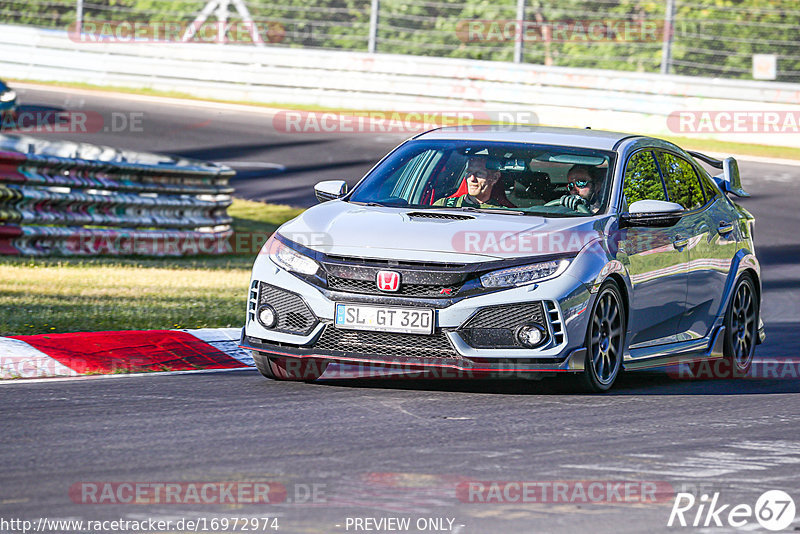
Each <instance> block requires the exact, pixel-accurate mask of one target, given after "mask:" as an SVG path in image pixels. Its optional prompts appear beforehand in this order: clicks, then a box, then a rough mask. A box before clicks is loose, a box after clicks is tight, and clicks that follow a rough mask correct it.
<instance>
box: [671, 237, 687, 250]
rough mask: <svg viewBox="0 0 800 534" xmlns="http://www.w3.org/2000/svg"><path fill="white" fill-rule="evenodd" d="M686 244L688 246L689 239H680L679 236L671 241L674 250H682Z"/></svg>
mask: <svg viewBox="0 0 800 534" xmlns="http://www.w3.org/2000/svg"><path fill="white" fill-rule="evenodd" d="M688 244H689V238H688V237H681V235H680V234H678V235H676V236H675V237H674V238H673V239H672V246H673V247H675V248H684V247H685V246H686V245H688Z"/></svg>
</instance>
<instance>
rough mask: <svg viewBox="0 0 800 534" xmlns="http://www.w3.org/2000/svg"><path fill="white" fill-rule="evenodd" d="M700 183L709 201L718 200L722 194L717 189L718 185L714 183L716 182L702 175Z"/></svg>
mask: <svg viewBox="0 0 800 534" xmlns="http://www.w3.org/2000/svg"><path fill="white" fill-rule="evenodd" d="M700 182H701V183H702V184H703V190H704V191H705V192H706V198H707V199H712V198H713V199H716V198H718V197H719V196H720V195H721V194H722V193H720V192H719V189H717V185H716V184H715V183H713V182H714V181H713V180H712V179H711V178H709V177H708V176H706V175H705V174H703V173H701V174H700Z"/></svg>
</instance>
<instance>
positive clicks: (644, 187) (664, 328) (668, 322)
mask: <svg viewBox="0 0 800 534" xmlns="http://www.w3.org/2000/svg"><path fill="white" fill-rule="evenodd" d="M622 193H623V198H622V208H621V212H625V211H627V206H630V205H631V204H633V203H634V202H636V201H638V200H663V201H666V200H667V199H668V197H667V194H666V190H665V185H664V181H663V180H662V177H661V174H660V172H659V167H658V165H657V163H656V158H655V154H654V152H653V151H652V150H650V149H645V150H640V151H638V152H635V153H634V154H633V155H632V156H631V157H630V158H629V160H628V162H627V164H626V166H625V174H624V176H623V187H622ZM682 231H683V230H682V228H681V227H678V228H676V227H669V228H658V227H634V228H625V229H624V230H622V231H621V232H620V240H619V243H618V247H619V250H620V252H621V254H620V258H621V259H622V261H623V263H625V264H626V265H627V268H628V272H629V275H630V279H631V285H632V294H631V295H630V313H629V317H630V320H629V322H630V325H629V328H630V347H631V348H632V349H635V348H637V347H645V346H650V345H659V344H663V343H670V342H673V341H675V340H676V335H677V332H678V326H679V323H680V320H681V317H682V316H683V312H684V310H685V306H686V287H687V270H688V261H689V257H688V253H687V251H686V247H685V246H680V245H682V241H681V240H682V239H683V234H681V232H682Z"/></svg>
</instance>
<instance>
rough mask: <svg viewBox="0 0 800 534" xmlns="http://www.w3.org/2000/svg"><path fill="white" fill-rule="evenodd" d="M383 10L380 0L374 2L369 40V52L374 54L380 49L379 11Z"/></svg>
mask: <svg viewBox="0 0 800 534" xmlns="http://www.w3.org/2000/svg"><path fill="white" fill-rule="evenodd" d="M380 8H381V3H380V0H372V6H371V7H370V12H369V40H368V42H367V51H368V52H369V53H370V54H374V53H375V51H376V49H377V48H378V10H380Z"/></svg>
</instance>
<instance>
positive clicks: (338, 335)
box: [314, 325, 461, 358]
mask: <svg viewBox="0 0 800 534" xmlns="http://www.w3.org/2000/svg"><path fill="white" fill-rule="evenodd" d="M314 348H315V349H321V350H335V351H341V352H357V353H361V354H376V355H383V356H404V357H411V358H460V357H461V356H459V354H458V353H457V352H456V351H455V350H454V349H453V346H452V345H451V344H450V340H449V339H448V338H447V335H446V334H445V333H444V332H438V333H435V334H433V335H430V336H425V335H415V334H397V333H393V332H370V331H367V330H343V329H341V328H336V327H334V326H333V325H327V326H326V327H325V330H324V331H323V333H322V336H320V338H319V341H317V343H316V345H315V346H314Z"/></svg>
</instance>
